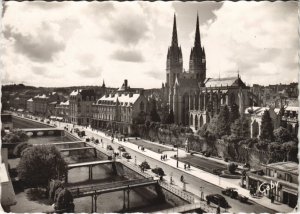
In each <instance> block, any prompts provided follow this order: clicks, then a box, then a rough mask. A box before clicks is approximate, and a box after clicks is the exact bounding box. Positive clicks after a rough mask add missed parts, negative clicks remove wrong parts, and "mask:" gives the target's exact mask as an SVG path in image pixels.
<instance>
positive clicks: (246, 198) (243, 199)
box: [237, 195, 248, 203]
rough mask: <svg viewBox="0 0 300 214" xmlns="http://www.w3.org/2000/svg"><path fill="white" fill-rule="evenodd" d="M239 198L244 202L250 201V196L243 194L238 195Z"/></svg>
mask: <svg viewBox="0 0 300 214" xmlns="http://www.w3.org/2000/svg"><path fill="white" fill-rule="evenodd" d="M237 199H238V200H239V201H240V202H242V203H246V202H247V201H248V197H246V196H243V195H238V197H237Z"/></svg>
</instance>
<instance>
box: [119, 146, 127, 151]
mask: <svg viewBox="0 0 300 214" xmlns="http://www.w3.org/2000/svg"><path fill="white" fill-rule="evenodd" d="M118 150H119V151H120V152H126V149H125V148H124V147H123V146H119V147H118Z"/></svg>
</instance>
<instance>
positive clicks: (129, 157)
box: [122, 152, 131, 159]
mask: <svg viewBox="0 0 300 214" xmlns="http://www.w3.org/2000/svg"><path fill="white" fill-rule="evenodd" d="M122 157H124V158H126V159H131V155H130V154H129V153H128V152H124V153H123V154H122Z"/></svg>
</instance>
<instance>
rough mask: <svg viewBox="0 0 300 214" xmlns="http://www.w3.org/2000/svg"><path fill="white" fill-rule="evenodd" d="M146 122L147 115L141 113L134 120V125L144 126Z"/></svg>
mask: <svg viewBox="0 0 300 214" xmlns="http://www.w3.org/2000/svg"><path fill="white" fill-rule="evenodd" d="M145 121H146V115H145V113H144V112H140V113H139V114H138V115H137V116H135V117H134V118H133V121H132V122H133V123H134V124H144V123H145Z"/></svg>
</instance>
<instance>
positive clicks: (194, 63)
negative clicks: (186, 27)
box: [189, 14, 206, 85]
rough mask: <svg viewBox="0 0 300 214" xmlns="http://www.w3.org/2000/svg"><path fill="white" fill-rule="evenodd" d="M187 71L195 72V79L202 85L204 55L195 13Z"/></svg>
mask: <svg viewBox="0 0 300 214" xmlns="http://www.w3.org/2000/svg"><path fill="white" fill-rule="evenodd" d="M189 72H190V73H193V74H195V77H196V79H197V80H198V81H199V82H200V83H201V84H202V85H203V84H204V80H205V78H206V57H205V50H204V47H201V38H200V29H199V17H198V14H197V23H196V32H195V42H194V47H193V48H192V49H191V54H190V68H189Z"/></svg>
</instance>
